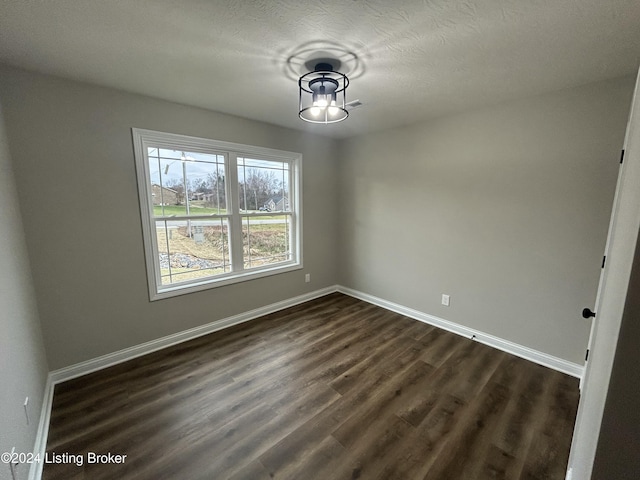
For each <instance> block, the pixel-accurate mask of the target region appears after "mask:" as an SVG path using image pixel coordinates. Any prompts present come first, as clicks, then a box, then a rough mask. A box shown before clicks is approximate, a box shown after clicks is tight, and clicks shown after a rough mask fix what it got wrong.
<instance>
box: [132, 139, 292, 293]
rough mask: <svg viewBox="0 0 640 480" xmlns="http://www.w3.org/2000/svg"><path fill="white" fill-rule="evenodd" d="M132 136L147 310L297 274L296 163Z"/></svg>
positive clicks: (215, 144) (262, 153)
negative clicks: (153, 304)
mask: <svg viewBox="0 0 640 480" xmlns="http://www.w3.org/2000/svg"><path fill="white" fill-rule="evenodd" d="M132 134H133V143H134V153H135V160H136V173H137V178H138V192H139V196H140V212H141V216H142V227H143V228H142V230H143V236H144V244H145V257H146V263H147V278H148V283H149V295H150V298H151V299H152V300H156V299H160V298H166V297H170V296H174V295H181V294H184V293H189V292H192V291H198V290H203V289H206V288H212V287H216V286H221V285H227V284H230V283H235V282H240V281H244V280H249V279H252V278H257V277H262V276H266V275H272V274H277V273H282V272H285V271H290V270H295V269H299V268H302V239H301V232H302V218H301V178H302V176H301V161H302V156H301V155H300V154H298V153H292V152H284V151H280V150H272V149H267V148H261V147H254V146H249V145H240V144H235V143H229V142H221V141H216V140H210V139H204V138H196V137H188V136H184V135H177V134H171V133H163V132H154V131H150V130H141V129H137V128H134V129H132Z"/></svg>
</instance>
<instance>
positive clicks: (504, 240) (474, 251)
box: [338, 78, 633, 364]
mask: <svg viewBox="0 0 640 480" xmlns="http://www.w3.org/2000/svg"><path fill="white" fill-rule="evenodd" d="M632 91H633V78H623V79H618V80H614V81H608V82H603V83H598V84H592V85H588V86H584V87H580V88H574V89H569V90H565V91H561V92H557V93H553V94H547V95H542V96H538V97H535V98H529V99H524V100H520V101H514V102H509V103H505V104H502V105H498V106H494V107H491V108H485V109H482V110H477V111H471V112H467V113H464V114H460V115H455V116H450V117H447V118H442V119H439V120H436V121H432V122H429V123H423V124H418V125H413V126H409V127H406V128H398V129H395V130H391V131H385V132H380V133H375V134H370V135H365V136H360V137H356V138H352V139H348V140H345V141H342V142H340V144H339V148H340V162H339V163H338V174H339V178H340V197H339V200H340V205H341V207H342V208H341V210H340V213H341V214H340V228H339V232H340V235H339V242H340V246H341V250H340V252H341V262H340V270H339V278H340V282H341V283H342V284H343V285H345V286H347V287H351V288H354V289H356V290H360V291H362V292H365V293H368V294H372V295H376V296H379V297H382V298H383V299H386V300H390V301H393V302H397V303H399V304H401V305H405V306H408V307H411V308H414V309H417V310H419V311H422V312H425V313H428V314H432V315H436V316H438V317H441V318H444V319H446V320H450V321H453V322H456V323H458V324H461V325H465V326H468V327H471V328H474V329H477V330H480V331H483V332H485V333H489V334H492V335H496V336H498V337H501V338H504V339H507V340H510V341H513V342H515V343H518V344H521V345H525V346H528V347H530V348H533V349H536V350H539V351H542V352H545V353H548V354H550V355H553V356H556V357H559V358H563V359H566V360H569V361H571V362H575V363H578V364H582V363H583V360H584V353H585V348H586V343H587V339H588V335H589V325H588V322H586V321H585V320H583V319H582V318H581V317H580V311H581V309H582V308H583V307H585V306H590V307H593V304H594V301H595V296H596V289H597V286H598V279H599V274H600V263H601V259H602V255H603V252H604V245H605V240H606V235H607V228H608V221H609V216H610V212H611V204H612V199H613V193H614V190H615V183H616V178H617V173H618V168H619V165H618V158H619V153H620V149H621V148H622V144H623V139H624V132H625V128H626V121H627V115H628V111H629V106H630V102H631V96H632ZM360 114H361V115H364V114H366V112H365V111H364V110H363V111H362V113H360ZM354 115H355V113H354ZM443 293H446V294H450V295H451V306H450V307H444V306H442V305H441V304H440V299H441V294H443Z"/></svg>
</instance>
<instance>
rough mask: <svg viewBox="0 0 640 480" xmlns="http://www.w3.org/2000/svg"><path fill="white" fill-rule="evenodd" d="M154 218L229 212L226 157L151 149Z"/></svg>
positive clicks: (148, 153)
mask: <svg viewBox="0 0 640 480" xmlns="http://www.w3.org/2000/svg"><path fill="white" fill-rule="evenodd" d="M147 155H148V159H149V174H150V182H151V196H152V203H153V214H154V216H171V215H183V216H184V215H207V214H225V213H226V203H227V202H226V193H225V192H226V190H225V178H226V176H225V167H224V160H225V159H224V155H215V154H204V153H197V152H189V151H181V150H167V149H158V148H148V150H147Z"/></svg>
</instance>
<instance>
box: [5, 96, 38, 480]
mask: <svg viewBox="0 0 640 480" xmlns="http://www.w3.org/2000/svg"><path fill="white" fill-rule="evenodd" d="M0 265H2V268H0V332H1V334H0V385H1V387H0V405H1V406H2V408H1V409H0V452H10V451H11V448H12V447H15V448H16V452H31V451H33V445H34V442H35V438H36V432H37V429H38V422H39V420H40V410H41V408H42V399H43V394H44V386H45V382H46V378H47V372H48V367H47V361H46V358H45V351H44V344H43V341H42V333H41V331H40V322H39V321H38V309H37V306H36V299H35V293H34V290H33V282H32V278H31V270H30V267H29V259H28V256H27V248H26V245H25V238H24V231H23V228H22V221H21V218H20V203H19V201H18V196H17V192H16V186H15V182H14V175H13V171H12V167H11V159H10V152H9V147H8V144H7V137H6V135H5V126H4V120H3V112H2V109H1V108H0ZM25 397H29V406H28V407H29V414H30V417H31V418H30V424H29V425H28V426H27V422H26V417H25V412H24V408H23V403H24V399H25ZM27 473H28V468H27V466H26V465H21V466H20V467H19V468H18V477H19V478H27ZM10 478H11V473H10V471H9V465H7V464H4V463H0V479H2V480H5V479H7V480H8V479H10Z"/></svg>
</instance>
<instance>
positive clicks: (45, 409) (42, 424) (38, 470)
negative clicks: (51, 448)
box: [28, 373, 54, 480]
mask: <svg viewBox="0 0 640 480" xmlns="http://www.w3.org/2000/svg"><path fill="white" fill-rule="evenodd" d="M53 387H54V385H53V383H52V381H51V374H50V373H49V374H48V375H47V382H46V383H45V386H44V393H43V395H42V408H41V409H40V421H39V422H38V431H37V433H36V441H35V444H34V447H33V453H34V454H39V455H40V459H41V461H40V462H33V463H32V464H31V468H29V476H28V478H29V480H40V478H41V477H42V468H43V467H44V456H45V453H46V450H47V437H48V436H49V421H50V420H51V407H52V405H53Z"/></svg>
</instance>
